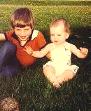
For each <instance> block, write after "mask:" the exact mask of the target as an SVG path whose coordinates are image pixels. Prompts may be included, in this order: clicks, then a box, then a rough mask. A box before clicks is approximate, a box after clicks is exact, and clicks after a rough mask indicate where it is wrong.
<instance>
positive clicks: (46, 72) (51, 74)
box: [43, 65, 60, 87]
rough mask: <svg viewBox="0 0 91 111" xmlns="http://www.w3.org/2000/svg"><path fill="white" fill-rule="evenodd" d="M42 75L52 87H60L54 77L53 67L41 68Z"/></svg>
mask: <svg viewBox="0 0 91 111" xmlns="http://www.w3.org/2000/svg"><path fill="white" fill-rule="evenodd" d="M43 73H44V75H45V76H46V77H47V79H48V80H49V81H50V82H51V83H52V84H53V86H54V87H60V84H59V82H58V81H57V78H56V76H55V69H54V67H53V66H50V65H46V66H45V67H43Z"/></svg>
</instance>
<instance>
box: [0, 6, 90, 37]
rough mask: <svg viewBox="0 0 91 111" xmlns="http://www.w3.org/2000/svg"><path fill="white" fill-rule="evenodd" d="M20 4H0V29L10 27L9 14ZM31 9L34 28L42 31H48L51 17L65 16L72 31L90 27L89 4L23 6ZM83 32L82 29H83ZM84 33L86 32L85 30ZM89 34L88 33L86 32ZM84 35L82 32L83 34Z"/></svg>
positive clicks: (4, 29)
mask: <svg viewBox="0 0 91 111" xmlns="http://www.w3.org/2000/svg"><path fill="white" fill-rule="evenodd" d="M21 6H22V5H16V6H15V5H0V9H1V10H0V31H1V32H2V31H6V30H9V28H10V22H9V21H10V20H9V19H10V15H11V13H12V12H13V11H14V10H15V9H16V8H19V7H21ZM22 7H28V8H31V9H32V12H33V15H34V17H35V28H36V29H38V30H41V31H43V32H46V31H48V30H49V29H48V28H49V24H50V23H51V21H52V20H53V19H56V18H61V17H63V18H66V19H67V20H68V21H69V22H70V24H71V27H72V30H73V32H75V31H76V32H77V31H79V30H81V28H83V29H84V30H85V29H87V28H90V27H91V14H90V13H91V7H90V6H30V5H28V6H25V5H23V6H22ZM83 32H84V31H83ZM85 33H86V32H85ZM87 34H88V36H89V33H87ZM83 35H84V34H83Z"/></svg>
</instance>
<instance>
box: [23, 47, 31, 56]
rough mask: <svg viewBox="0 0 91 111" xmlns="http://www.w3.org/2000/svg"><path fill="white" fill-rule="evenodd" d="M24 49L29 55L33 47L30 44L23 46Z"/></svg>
mask: <svg viewBox="0 0 91 111" xmlns="http://www.w3.org/2000/svg"><path fill="white" fill-rule="evenodd" d="M24 51H26V52H27V53H28V54H29V55H32V53H33V49H32V48H31V47H30V46H25V48H24Z"/></svg>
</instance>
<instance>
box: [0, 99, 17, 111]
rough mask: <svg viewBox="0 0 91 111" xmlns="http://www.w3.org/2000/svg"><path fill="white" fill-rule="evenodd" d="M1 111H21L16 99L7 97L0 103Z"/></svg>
mask: <svg viewBox="0 0 91 111" xmlns="http://www.w3.org/2000/svg"><path fill="white" fill-rule="evenodd" d="M0 111H19V104H18V102H17V101H16V100H15V99H14V98H11V97H7V98H5V99H3V100H1V101H0Z"/></svg>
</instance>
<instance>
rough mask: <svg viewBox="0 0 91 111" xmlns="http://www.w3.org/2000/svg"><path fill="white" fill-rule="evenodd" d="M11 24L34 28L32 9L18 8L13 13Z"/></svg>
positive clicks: (13, 26)
mask: <svg viewBox="0 0 91 111" xmlns="http://www.w3.org/2000/svg"><path fill="white" fill-rule="evenodd" d="M11 26H12V28H15V27H21V28H22V27H25V26H30V27H31V28H32V29H33V27H34V19H33V15H32V11H31V10H29V9H28V8H19V9H16V10H15V12H14V13H13V14H12V15H11Z"/></svg>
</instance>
